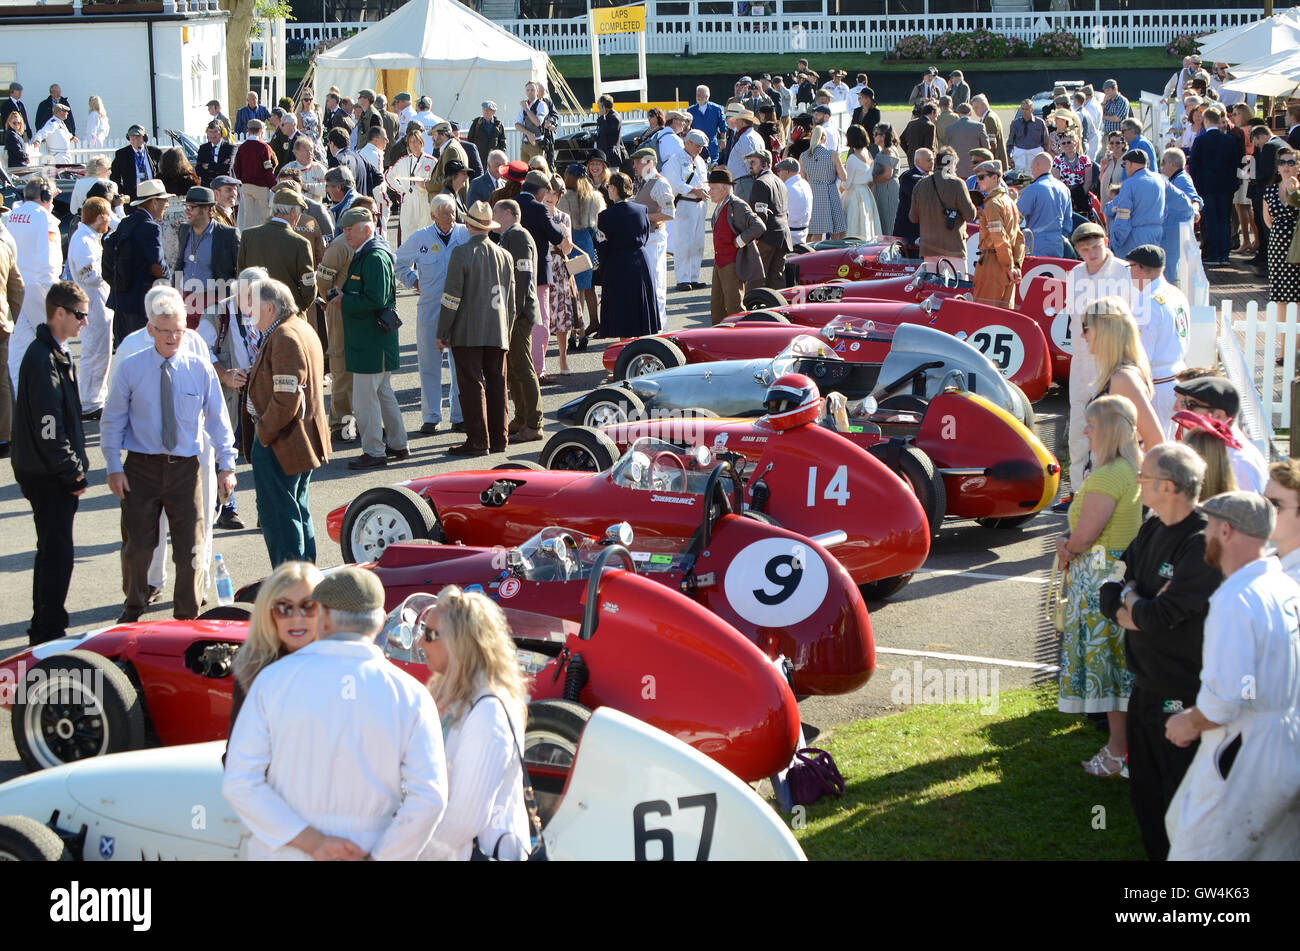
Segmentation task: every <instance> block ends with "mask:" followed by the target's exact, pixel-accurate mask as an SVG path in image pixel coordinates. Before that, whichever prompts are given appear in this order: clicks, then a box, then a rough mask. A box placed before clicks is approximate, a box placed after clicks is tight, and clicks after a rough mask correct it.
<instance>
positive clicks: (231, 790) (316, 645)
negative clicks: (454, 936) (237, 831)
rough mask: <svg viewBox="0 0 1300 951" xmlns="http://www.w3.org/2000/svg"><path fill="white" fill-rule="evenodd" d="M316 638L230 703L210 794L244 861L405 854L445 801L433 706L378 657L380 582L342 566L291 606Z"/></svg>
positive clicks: (414, 852) (425, 834)
mask: <svg viewBox="0 0 1300 951" xmlns="http://www.w3.org/2000/svg"><path fill="white" fill-rule="evenodd" d="M290 610H291V611H294V612H298V613H302V614H309V613H310V614H314V613H315V612H317V611H319V612H320V615H321V617H320V633H319V637H318V638H317V639H316V640H315V641H313V642H312V643H310V644H306V645H304V646H303V647H301V648H299V649H298V650H297V651H295V652H294V653H293V654H291V655H289V656H288V657H284V658H281V660H280V661H277V662H276V663H274V664H272V665H270V666H269V667H267V668H266V669H265V670H263V671H262V673H260V674H259V675H258V677H257V679H256V680H255V681H253V685H252V687H251V688H250V689H249V692H248V697H247V698H246V699H245V701H244V705H243V706H242V707H241V708H240V711H239V717H238V719H237V720H236V721H235V727H234V729H233V731H232V733H231V737H230V746H229V749H228V750H227V753H226V769H225V779H224V781H223V782H222V786H221V792H222V794H223V795H224V796H225V797H226V800H227V801H228V802H229V803H230V804H231V806H232V807H233V808H234V809H235V811H236V812H237V813H238V814H239V817H240V818H241V819H242V820H243V821H244V823H245V824H246V825H247V826H248V828H249V829H250V830H251V831H252V833H253V838H252V841H251V842H250V843H249V846H248V857H249V858H250V859H304V858H312V859H316V860H317V861H338V860H352V861H357V860H360V859H378V860H383V859H393V860H407V861H409V860H411V859H414V858H415V857H416V856H418V855H419V854H420V851H421V850H422V849H423V848H424V846H425V844H426V843H428V841H429V839H430V838H431V837H432V836H433V830H434V828H435V827H436V826H437V825H438V822H439V821H440V820H441V818H442V815H443V812H444V811H445V810H446V807H447V759H446V752H445V750H444V748H443V743H442V729H441V727H440V726H439V720H438V708H437V706H436V704H434V702H433V697H432V695H431V694H430V693H429V691H428V689H427V688H426V687H425V686H424V684H422V683H421V682H420V681H418V680H416V679H415V678H414V677H412V676H411V675H410V674H408V673H406V672H405V671H403V670H401V669H400V668H399V667H397V666H396V665H395V664H393V663H392V662H391V661H389V660H388V658H387V657H385V656H384V651H383V650H382V649H381V648H380V647H379V645H377V644H376V643H375V635H377V634H379V633H380V631H381V630H382V628H383V626H384V589H383V585H381V584H380V583H379V579H378V578H376V577H375V575H374V573H373V572H371V571H367V570H366V569H364V568H351V567H349V568H342V569H340V570H339V571H336V572H333V573H331V574H330V576H329V577H328V578H325V579H324V580H323V581H321V582H320V583H319V584H318V585H316V588H315V590H313V591H312V594H311V598H310V599H309V600H307V601H305V602H303V603H302V604H294V605H290Z"/></svg>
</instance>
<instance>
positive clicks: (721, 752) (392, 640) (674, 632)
mask: <svg viewBox="0 0 1300 951" xmlns="http://www.w3.org/2000/svg"><path fill="white" fill-rule="evenodd" d="M747 521H748V520H747ZM752 524H754V525H755V526H758V523H757V522H754V523H752ZM758 527H762V526H758ZM503 555H504V556H505V559H504V560H505V562H506V563H507V564H508V567H506V568H505V569H502V568H500V567H499V565H500V564H501V561H502V556H503ZM606 565H609V569H607V568H606ZM631 566H632V560H631V556H630V555H629V554H628V552H627V550H626V549H624V548H622V547H620V546H618V545H615V544H603V543H602V542H601V541H600V540H598V539H594V538H590V537H588V536H585V535H582V534H581V533H578V532H573V531H570V530H566V529H560V528H551V529H547V530H546V531H544V532H542V533H540V534H539V535H538V536H536V537H535V538H533V539H531V540H530V541H529V543H528V544H526V545H521V546H519V547H518V548H516V549H512V550H511V551H509V552H504V551H503V550H501V549H497V550H485V549H478V548H465V547H450V546H448V547H442V546H437V547H435V546H429V545H427V544H424V545H395V546H393V547H392V548H390V549H388V550H387V551H385V553H384V556H383V557H382V558H381V559H380V560H379V562H378V563H377V564H375V565H374V566H373V568H374V570H375V571H376V572H378V573H380V574H381V576H383V577H384V579H385V583H386V584H388V586H389V587H388V589H387V590H388V593H389V595H390V600H391V598H392V597H393V596H395V593H396V592H403V591H410V590H415V591H424V592H427V591H437V590H439V589H440V588H442V587H443V586H444V585H447V584H460V585H462V586H466V587H473V586H474V585H475V584H477V585H479V586H480V587H483V588H484V589H488V588H489V586H490V587H491V588H492V589H493V590H494V592H495V593H496V595H497V596H498V599H499V601H500V603H501V604H502V607H503V608H504V609H505V611H506V616H507V618H508V619H509V621H510V624H511V629H512V632H513V634H514V636H515V639H516V643H517V645H518V648H519V656H520V663H521V665H522V666H523V667H524V668H525V669H526V670H527V671H528V672H530V673H533V674H535V677H534V679H533V683H532V689H531V697H530V700H532V701H534V702H535V701H541V700H557V699H565V700H572V701H577V702H580V703H582V704H583V705H585V706H587V707H588V708H596V707H601V706H610V707H614V708H615V709H618V710H621V711H623V712H624V713H628V714H630V715H632V716H634V717H637V718H638V719H642V720H645V721H646V722H647V723H650V724H653V725H655V726H658V727H659V728H660V729H663V730H666V731H667V732H670V733H672V734H674V735H675V736H677V737H678V738H679V739H681V740H683V741H684V742H686V743H688V744H690V745H692V746H695V747H696V748H697V749H699V750H700V751H701V752H704V753H707V754H708V755H709V756H711V757H713V758H714V759H715V760H717V761H718V762H719V763H721V764H722V765H724V766H726V767H727V768H728V769H730V770H731V771H732V772H734V773H735V774H736V775H737V776H739V777H740V778H742V779H744V780H746V781H750V782H752V781H755V780H757V779H761V778H763V777H765V776H770V775H772V774H774V773H776V772H778V771H779V770H781V769H784V768H785V767H786V766H787V765H788V764H789V762H790V759H791V757H792V755H793V752H794V749H795V744H796V743H797V742H798V740H799V711H798V707H797V705H796V703H795V698H794V695H793V693H792V692H791V688H790V685H789V683H788V677H787V669H786V668H785V667H784V665H783V662H781V660H780V658H779V657H778V658H777V661H776V662H774V660H773V657H769V656H768V655H767V654H765V653H764V652H763V651H761V650H759V649H758V648H757V647H756V646H755V645H754V644H753V643H752V642H751V641H750V640H749V639H747V638H746V637H744V636H742V635H741V634H740V633H739V632H737V631H736V630H735V628H733V627H732V626H731V625H729V624H728V623H727V622H726V621H725V620H723V619H722V618H720V617H719V616H717V615H716V614H714V613H713V612H711V611H709V610H708V609H707V608H706V607H705V606H703V605H701V604H697V603H696V602H694V601H692V600H691V599H690V598H687V597H685V596H683V595H681V594H679V593H677V592H675V591H666V590H665V589H664V586H663V585H662V584H659V583H657V582H656V581H653V580H651V579H650V578H648V577H643V576H641V575H639V574H637V573H636V572H635V571H632V570H611V569H613V568H623V567H626V568H629V569H630V568H631ZM759 577H760V578H761V573H760V575H759ZM720 583H729V582H727V581H724V582H720ZM759 590H760V591H761V590H762V588H760V589H759ZM428 598H429V596H428V595H427V594H420V593H417V594H414V595H410V596H407V597H405V598H403V597H398V598H397V600H396V605H395V606H394V608H393V610H392V612H391V613H390V615H389V618H388V622H387V624H386V626H385V630H384V631H383V632H382V633H381V634H380V635H379V639H378V643H379V645H380V646H381V647H382V648H383V649H384V651H385V653H386V654H387V655H388V657H389V659H390V660H392V661H393V662H394V663H396V664H397V665H398V666H400V667H402V668H404V669H406V670H407V671H408V672H409V673H411V674H412V675H414V676H415V677H417V678H419V679H420V680H424V679H425V678H426V677H427V676H428V670H427V668H426V667H425V664H424V658H423V655H422V654H421V653H420V648H419V645H418V643H417V642H416V641H414V640H413V639H412V637H411V625H412V623H413V621H414V620H415V619H416V617H417V616H418V614H417V613H416V611H415V609H416V608H418V607H420V604H421V603H427V599H428ZM421 599H425V600H424V601H423V602H421ZM516 605H518V607H516ZM524 605H526V606H527V608H526V609H525V608H524V607H523V606H524ZM547 611H555V612H556V613H555V614H554V615H550V614H545V613H543V612H547ZM566 616H567V617H575V616H576V617H577V618H578V619H579V620H578V621H573V620H567V619H566ZM650 619H653V621H651V620H650ZM864 619H865V615H864ZM247 629H248V625H247V622H245V621H236V620H197V621H170V620H169V621H150V622H140V623H135V624H122V625H116V626H113V627H108V628H104V629H102V630H99V631H91V632H88V633H86V634H81V635H77V636H73V637H66V638H61V639H59V640H57V641H52V642H49V643H47V644H42V645H40V646H38V647H36V648H33V649H31V650H28V651H23V652H22V653H20V654H17V655H15V656H13V657H10V658H8V659H7V660H6V661H5V662H4V664H2V665H0V687H3V688H7V689H0V703H3V705H5V706H9V707H11V708H12V709H11V712H12V720H13V733H14V739H15V742H16V744H17V747H18V751H19V754H20V755H21V756H22V758H23V761H24V762H25V763H26V764H27V765H28V766H30V767H31V768H33V769H41V768H46V767H50V766H55V765H58V764H60V763H65V762H71V761H73V760H79V759H85V758H88V757H92V756H99V755H102V754H105V753H114V752H120V751H123V750H128V749H136V748H140V747H142V746H145V745H146V744H147V742H148V741H149V740H150V739H153V740H156V741H157V742H159V743H161V744H163V745H166V746H171V745H176V744H182V743H198V742H204V741H208V740H220V739H224V738H225V736H226V730H227V725H228V721H229V717H230V692H231V687H232V684H233V680H232V675H231V669H232V664H233V660H234V656H235V653H236V652H237V651H238V649H239V647H240V645H242V644H243V642H244V638H245V636H246V634H247ZM862 634H863V640H862V641H861V645H860V646H861V649H862V650H863V651H864V652H865V656H864V657H863V658H861V664H862V666H865V667H866V668H867V671H868V673H869V672H870V669H871V668H873V667H874V665H875V655H874V648H873V646H872V643H871V637H870V630H869V628H867V629H863V631H862ZM814 650H816V648H815V646H814ZM774 656H775V655H774ZM647 678H649V679H647ZM862 679H865V677H863V678H862ZM647 684H652V685H653V689H647ZM541 707H542V708H546V705H545V704H542V705H541ZM532 719H533V717H532V714H531V713H530V732H533V729H532V728H533V726H534V724H532V722H531V721H532ZM549 743H550V741H549V740H548V738H547V735H546V731H545V730H543V732H542V734H541V735H539V736H534V737H532V738H530V739H529V740H528V741H526V748H527V750H528V751H527V752H526V753H525V756H526V757H528V758H530V759H534V757H533V756H532V755H531V754H532V753H533V751H534V750H536V749H538V748H544V747H546V746H547V745H548V744H549ZM534 761H535V760H534ZM545 765H546V764H545V763H543V766H545ZM557 791H558V790H557Z"/></svg>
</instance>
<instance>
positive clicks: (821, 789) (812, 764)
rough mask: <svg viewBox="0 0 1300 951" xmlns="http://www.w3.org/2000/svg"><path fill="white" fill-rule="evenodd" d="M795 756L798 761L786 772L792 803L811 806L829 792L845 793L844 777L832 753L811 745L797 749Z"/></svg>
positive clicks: (839, 794) (835, 793) (837, 794)
mask: <svg viewBox="0 0 1300 951" xmlns="http://www.w3.org/2000/svg"><path fill="white" fill-rule="evenodd" d="M808 754H812V755H811V756H810V755H808ZM794 757H795V759H796V760H798V762H797V763H795V764H794V765H793V766H791V767H790V769H789V770H788V771H787V772H786V774H785V780H786V782H787V783H788V784H789V786H790V801H791V804H792V805H796V806H811V805H812V804H813V803H815V802H816V801H817V800H819V799H821V798H822V796H825V795H826V794H827V793H830V794H831V795H833V796H842V795H844V777H843V776H841V775H840V771H839V769H838V768H837V767H836V765H835V760H834V759H832V758H831V754H830V753H828V752H826V751H825V750H819V749H814V748H813V747H811V746H809V747H805V748H804V749H802V750H798V751H796V752H795V754H794Z"/></svg>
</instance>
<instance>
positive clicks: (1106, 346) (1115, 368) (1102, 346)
mask: <svg viewBox="0 0 1300 951" xmlns="http://www.w3.org/2000/svg"><path fill="white" fill-rule="evenodd" d="M1080 325H1081V327H1082V328H1083V339H1084V341H1085V342H1086V343H1087V345H1088V352H1089V353H1090V354H1092V357H1093V359H1094V360H1095V361H1096V364H1097V378H1096V379H1095V380H1094V381H1093V384H1092V385H1093V399H1096V398H1097V397H1099V396H1108V395H1109V396H1123V397H1126V398H1127V399H1128V400H1129V401H1130V402H1131V403H1132V404H1133V406H1134V407H1135V408H1136V409H1137V434H1138V439H1139V440H1141V443H1142V449H1143V451H1144V452H1146V451H1149V450H1150V449H1151V448H1152V447H1153V446H1155V445H1157V444H1158V443H1161V442H1163V441H1164V438H1165V434H1164V427H1162V426H1161V425H1160V418H1159V417H1158V416H1157V415H1156V411H1155V408H1154V407H1153V406H1152V405H1151V397H1152V395H1153V394H1154V392H1155V390H1154V387H1153V385H1152V383H1151V364H1150V363H1148V362H1147V355H1146V352H1145V351H1144V350H1143V349H1142V336H1141V334H1140V332H1139V331H1138V326H1137V321H1136V320H1134V318H1133V311H1131V310H1130V309H1129V306H1128V304H1127V303H1126V302H1125V301H1124V299H1123V298H1122V297H1104V298H1102V299H1101V300H1099V301H1096V302H1095V303H1092V304H1089V305H1088V307H1087V308H1086V309H1085V310H1084V312H1083V314H1082V315H1080ZM1094 461H1095V460H1094Z"/></svg>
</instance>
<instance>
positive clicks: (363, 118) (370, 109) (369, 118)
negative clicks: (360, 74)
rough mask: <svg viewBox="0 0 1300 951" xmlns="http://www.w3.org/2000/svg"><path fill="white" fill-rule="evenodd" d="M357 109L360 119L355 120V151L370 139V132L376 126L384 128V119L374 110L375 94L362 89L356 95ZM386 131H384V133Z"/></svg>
mask: <svg viewBox="0 0 1300 951" xmlns="http://www.w3.org/2000/svg"><path fill="white" fill-rule="evenodd" d="M357 108H358V109H360V112H361V114H360V117H359V118H358V119H357V128H356V133H357V149H358V151H359V150H360V149H361V147H362V146H363V145H365V144H366V143H367V142H368V141H369V140H370V139H369V136H370V130H371V129H373V128H374V127H376V126H378V127H379V128H381V129H383V128H384V117H383V115H382V114H381V113H380V112H379V110H378V109H376V108H375V93H374V90H371V89H363V90H361V91H360V92H359V93H357ZM386 131H387V130H385V132H386Z"/></svg>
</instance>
